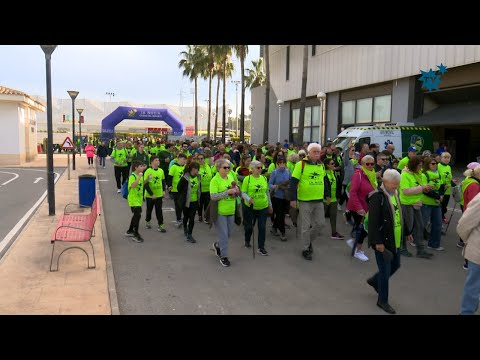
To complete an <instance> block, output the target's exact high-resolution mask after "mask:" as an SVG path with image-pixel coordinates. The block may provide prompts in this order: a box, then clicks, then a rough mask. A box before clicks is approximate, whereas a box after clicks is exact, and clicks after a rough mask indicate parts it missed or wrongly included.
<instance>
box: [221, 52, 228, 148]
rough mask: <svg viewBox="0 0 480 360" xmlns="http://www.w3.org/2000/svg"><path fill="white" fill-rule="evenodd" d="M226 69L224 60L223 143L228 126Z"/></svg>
mask: <svg viewBox="0 0 480 360" xmlns="http://www.w3.org/2000/svg"><path fill="white" fill-rule="evenodd" d="M226 69H227V60H226V59H224V60H223V110H222V143H224V144H225V128H226V127H227V125H226V118H227V116H226V105H225V102H226V98H227V93H226V86H225V84H226V83H227V74H226V72H227V71H226Z"/></svg>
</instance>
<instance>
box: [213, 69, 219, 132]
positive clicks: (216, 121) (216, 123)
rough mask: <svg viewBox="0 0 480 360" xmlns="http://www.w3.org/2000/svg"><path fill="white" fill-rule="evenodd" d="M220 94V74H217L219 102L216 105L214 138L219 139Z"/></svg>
mask: <svg viewBox="0 0 480 360" xmlns="http://www.w3.org/2000/svg"><path fill="white" fill-rule="evenodd" d="M219 95H220V76H217V103H216V105H215V127H214V128H213V138H214V139H217V126H218V96H219Z"/></svg>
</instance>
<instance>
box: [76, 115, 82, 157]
mask: <svg viewBox="0 0 480 360" xmlns="http://www.w3.org/2000/svg"><path fill="white" fill-rule="evenodd" d="M77 112H78V131H79V132H80V156H82V148H83V141H82V112H83V109H77Z"/></svg>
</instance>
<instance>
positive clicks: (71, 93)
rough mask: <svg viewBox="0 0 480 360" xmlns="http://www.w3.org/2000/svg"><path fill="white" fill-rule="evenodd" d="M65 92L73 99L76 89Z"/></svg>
mask: <svg viewBox="0 0 480 360" xmlns="http://www.w3.org/2000/svg"><path fill="white" fill-rule="evenodd" d="M67 93H68V95H70V97H71V98H72V100H75V99H76V98H77V96H78V91H75V90H68V91H67Z"/></svg>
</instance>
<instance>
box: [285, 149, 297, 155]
mask: <svg viewBox="0 0 480 360" xmlns="http://www.w3.org/2000/svg"><path fill="white" fill-rule="evenodd" d="M296 153H297V152H296V151H295V150H290V149H288V150H287V155H291V154H296Z"/></svg>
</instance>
